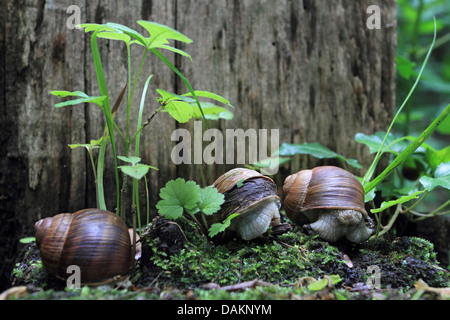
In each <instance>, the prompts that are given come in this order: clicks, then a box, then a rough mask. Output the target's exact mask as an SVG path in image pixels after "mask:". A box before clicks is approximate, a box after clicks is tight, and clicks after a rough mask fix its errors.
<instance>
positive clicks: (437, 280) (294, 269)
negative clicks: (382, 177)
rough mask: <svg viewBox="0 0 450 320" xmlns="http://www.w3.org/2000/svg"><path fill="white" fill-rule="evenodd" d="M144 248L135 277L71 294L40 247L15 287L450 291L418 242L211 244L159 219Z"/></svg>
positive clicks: (328, 295) (301, 294) (352, 296)
mask: <svg viewBox="0 0 450 320" xmlns="http://www.w3.org/2000/svg"><path fill="white" fill-rule="evenodd" d="M142 242H143V243H142V257H141V259H140V260H139V262H138V264H137V268H136V271H135V272H134V273H133V274H132V275H131V276H130V277H129V279H128V281H126V282H125V283H122V284H121V285H120V286H119V287H115V288H114V287H112V286H101V287H83V288H82V289H81V290H80V289H67V288H66V286H65V285H66V284H65V282H64V281H61V280H58V279H55V278H53V277H51V276H48V275H47V273H46V272H45V269H44V268H43V267H42V264H41V263H40V258H39V252H38V250H37V248H36V247H35V245H31V246H28V247H27V248H26V249H25V251H24V252H23V254H22V256H21V257H20V259H19V262H18V265H17V267H16V268H15V270H14V272H13V276H12V278H13V281H12V285H13V286H19V285H27V286H28V292H29V293H28V294H25V295H23V297H22V298H24V299H89V300H92V299H123V300H125V299H133V300H134V299H208V300H213V299H220V300H228V299H238V300H251V299H272V300H273V299H277V300H278V299H281V300H284V299H348V300H368V299H411V298H421V299H441V298H446V297H443V296H441V295H439V294H438V293H428V292H422V293H420V294H419V293H418V292H417V290H416V288H415V284H416V283H417V281H419V279H422V280H423V281H425V282H426V283H427V284H428V285H429V286H430V287H436V288H442V287H448V286H449V285H450V273H449V272H448V271H447V270H445V269H443V268H441V267H440V266H439V264H438V262H437V260H436V253H435V252H434V247H433V245H432V244H431V243H430V242H428V241H426V240H423V239H420V238H415V237H402V238H398V239H395V240H394V241H388V240H384V239H371V240H369V241H367V242H366V243H363V244H361V245H352V244H349V243H348V242H342V243H335V244H333V245H331V244H329V243H327V242H324V241H321V240H320V239H318V238H316V237H311V236H307V235H305V234H304V233H302V231H301V230H299V229H297V228H293V229H292V230H290V231H288V232H285V233H283V234H276V233H275V232H273V231H272V230H269V232H268V233H267V234H265V235H264V237H261V238H259V239H256V240H253V241H242V240H239V239H235V240H233V241H231V242H228V243H226V244H214V243H212V242H211V241H209V240H208V239H207V238H205V237H204V236H202V235H201V234H200V233H199V232H198V231H197V230H196V229H195V227H194V226H193V225H192V224H189V223H187V222H184V223H183V222H180V223H177V224H175V223H173V222H169V221H167V220H164V219H155V220H154V222H153V223H152V224H151V225H150V226H148V228H147V229H146V232H145V233H144V236H143V241H142ZM373 270H375V271H378V275H379V277H378V278H377V274H376V273H373ZM331 277H333V278H334V279H336V278H337V279H339V280H340V281H338V282H337V283H334V284H331V282H329V283H328V285H325V286H322V287H320V289H319V290H318V289H317V288H313V287H312V286H310V284H311V283H312V282H313V281H315V280H320V279H330V278H331ZM377 279H379V283H377V282H376V280H377ZM255 280H256V281H255ZM374 286H375V287H374ZM33 288H34V289H33ZM37 288H39V289H37ZM31 291H34V292H31Z"/></svg>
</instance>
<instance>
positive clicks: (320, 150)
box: [278, 142, 361, 168]
mask: <svg viewBox="0 0 450 320" xmlns="http://www.w3.org/2000/svg"><path fill="white" fill-rule="evenodd" d="M278 154H279V155H280V156H293V155H296V154H309V155H312V156H313V157H316V158H318V159H324V158H336V159H339V160H340V161H343V162H346V163H348V164H349V165H351V166H352V167H355V168H361V165H360V164H359V163H358V161H357V160H355V159H347V158H345V157H344V156H342V155H340V154H337V153H336V152H334V151H331V150H330V149H328V148H326V147H324V146H322V145H321V144H320V143H317V142H315V143H303V144H291V143H283V144H282V145H281V147H280V149H279V151H278Z"/></svg>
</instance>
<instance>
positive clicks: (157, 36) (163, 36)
mask: <svg viewBox="0 0 450 320" xmlns="http://www.w3.org/2000/svg"><path fill="white" fill-rule="evenodd" d="M137 23H138V24H139V25H140V26H142V27H144V28H145V29H146V30H147V31H148V33H149V34H150V41H149V43H148V44H149V47H150V48H158V47H161V46H162V45H166V44H167V43H168V40H177V41H181V42H185V43H191V42H192V40H191V39H189V38H188V37H186V36H185V35H184V34H182V33H181V32H178V31H177V30H175V29H172V28H170V27H168V26H166V25H163V24H159V23H156V22H150V21H145V20H139V21H138V22H137Z"/></svg>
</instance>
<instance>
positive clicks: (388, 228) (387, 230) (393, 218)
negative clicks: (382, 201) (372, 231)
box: [377, 204, 402, 237]
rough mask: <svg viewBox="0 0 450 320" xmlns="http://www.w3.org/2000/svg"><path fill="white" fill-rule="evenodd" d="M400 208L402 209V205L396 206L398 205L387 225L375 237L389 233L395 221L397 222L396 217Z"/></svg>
mask: <svg viewBox="0 0 450 320" xmlns="http://www.w3.org/2000/svg"><path fill="white" fill-rule="evenodd" d="M401 208H402V205H401V204H398V205H397V208H396V209H395V212H394V214H393V215H392V217H391V219H390V220H389V222H388V224H387V225H386V226H385V227H383V230H381V231H380V232H379V233H378V235H377V237H381V236H382V235H383V234H385V233H387V232H389V230H390V229H391V228H392V226H393V225H394V222H395V220H397V217H398V215H399V214H400V212H401Z"/></svg>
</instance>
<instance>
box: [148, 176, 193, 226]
mask: <svg viewBox="0 0 450 320" xmlns="http://www.w3.org/2000/svg"><path fill="white" fill-rule="evenodd" d="M159 196H160V197H161V199H162V200H160V201H158V203H157V204H156V208H157V209H158V212H159V214H161V215H162V216H164V217H165V218H167V219H172V220H174V219H178V218H180V217H181V216H182V215H183V209H186V210H192V209H194V208H195V207H197V203H198V202H199V201H200V187H199V186H198V185H197V184H196V183H195V182H194V181H187V182H186V181H185V180H184V179H182V178H178V179H177V180H171V181H169V182H167V183H166V186H165V187H164V188H162V189H161V190H160V193H159Z"/></svg>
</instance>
